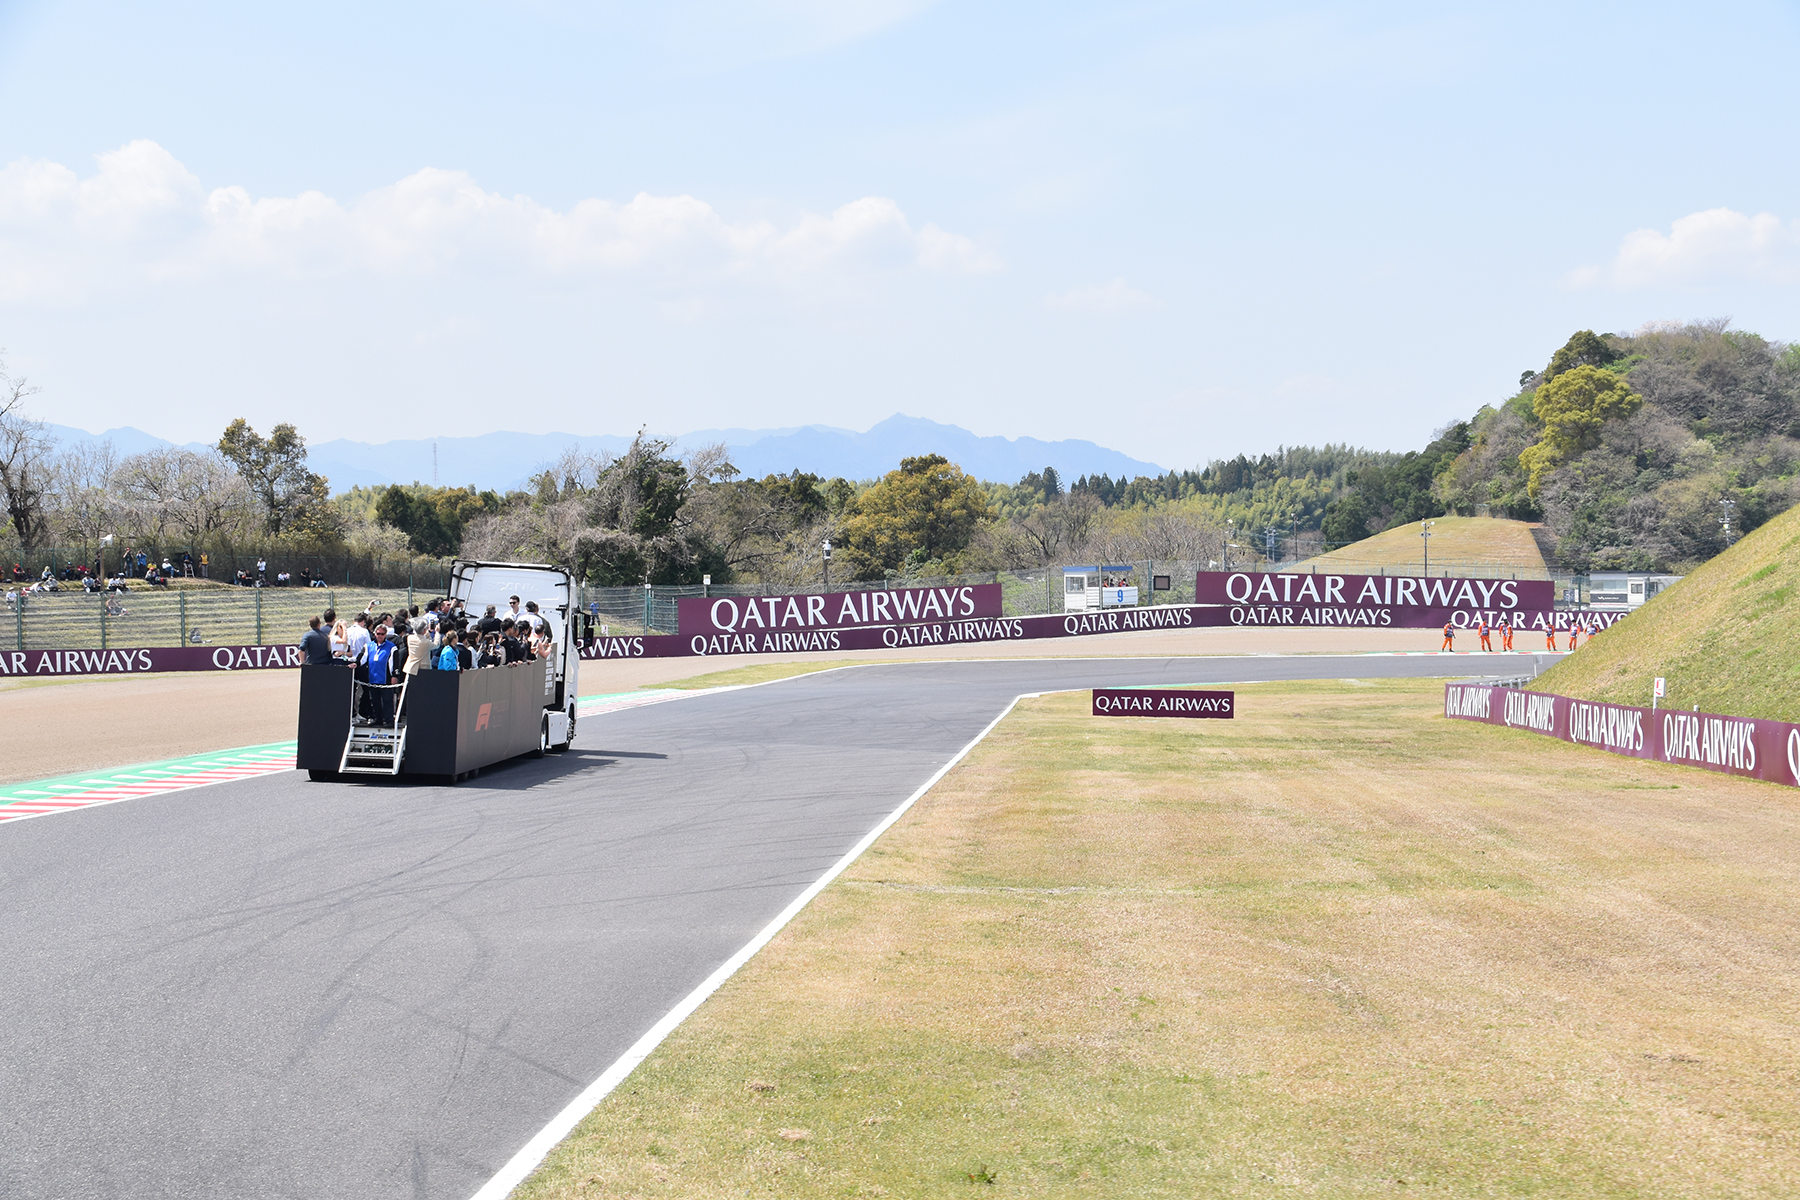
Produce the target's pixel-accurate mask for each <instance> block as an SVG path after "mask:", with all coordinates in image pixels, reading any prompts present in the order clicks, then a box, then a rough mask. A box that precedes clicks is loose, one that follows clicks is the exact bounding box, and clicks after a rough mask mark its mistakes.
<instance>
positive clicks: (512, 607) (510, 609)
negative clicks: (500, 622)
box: [500, 596, 525, 625]
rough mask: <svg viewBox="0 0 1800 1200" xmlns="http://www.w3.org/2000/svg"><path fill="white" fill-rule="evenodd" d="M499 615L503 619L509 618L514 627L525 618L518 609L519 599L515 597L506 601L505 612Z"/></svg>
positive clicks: (522, 612)
mask: <svg viewBox="0 0 1800 1200" xmlns="http://www.w3.org/2000/svg"><path fill="white" fill-rule="evenodd" d="M500 615H501V616H503V617H511V618H512V619H513V623H514V624H515V625H516V624H518V623H519V622H520V621H521V620H523V619H524V617H525V613H524V611H523V610H522V609H520V608H519V598H518V597H517V596H514V597H512V598H511V599H509V600H508V601H507V605H506V611H505V612H504V613H501V614H500Z"/></svg>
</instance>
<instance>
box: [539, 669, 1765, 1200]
mask: <svg viewBox="0 0 1800 1200" xmlns="http://www.w3.org/2000/svg"><path fill="white" fill-rule="evenodd" d="M1441 695H1442V692H1441V685H1439V684H1436V683H1430V682H1409V681H1395V682H1376V683H1359V682H1356V681H1343V682H1340V683H1332V684H1281V685H1255V686H1246V687H1242V688H1240V689H1239V718H1238V719H1237V720H1236V721H1234V722H1230V723H1226V722H1213V721H1152V720H1143V719H1102V720H1096V719H1094V718H1091V717H1089V716H1087V715H1086V709H1087V697H1086V694H1085V693H1080V694H1074V695H1054V696H1047V697H1044V698H1042V699H1037V700H1028V701H1025V702H1023V703H1022V704H1021V706H1020V707H1019V709H1018V710H1017V711H1016V712H1015V713H1014V715H1013V716H1012V717H1011V718H1009V719H1008V720H1007V721H1006V722H1003V723H1002V725H1001V726H1000V727H999V728H998V729H997V730H996V731H995V732H994V733H993V734H992V735H991V736H990V737H989V738H988V739H987V741H986V742H984V743H983V744H982V745H981V746H980V747H978V748H977V749H976V751H975V752H974V753H973V754H971V755H970V757H969V758H968V759H967V760H965V762H964V763H963V764H962V765H961V766H960V767H958V768H957V769H956V770H955V771H953V772H952V773H951V774H950V775H949V776H947V777H946V778H945V780H944V781H943V782H942V783H940V784H939V786H938V787H937V788H936V789H935V790H934V791H933V792H932V793H931V794H929V795H928V796H927V797H925V798H924V799H923V800H922V801H921V802H920V803H919V804H918V806H916V807H915V808H914V809H913V811H912V812H911V813H909V814H908V816H907V817H906V818H905V819H904V820H902V821H901V822H900V823H899V824H897V825H896V826H895V827H894V828H893V829H892V830H891V831H890V832H889V833H888V834H887V835H886V836H885V837H884V838H883V839H882V840H881V841H880V842H879V843H878V844H877V845H876V846H875V847H874V848H873V849H872V850H871V851H870V852H869V853H868V854H866V855H865V856H864V857H863V858H862V859H861V860H860V861H858V862H857V863H856V864H855V865H854V866H853V867H852V868H851V869H850V870H849V871H848V873H847V874H846V875H845V876H844V877H842V878H841V879H840V880H839V881H838V882H836V883H834V884H833V885H832V886H831V887H829V888H828V889H826V891H825V892H824V893H822V894H821V896H820V897H819V899H818V900H817V901H816V902H815V903H814V904H813V905H812V906H811V907H810V908H809V909H808V910H807V911H805V912H803V913H802V914H801V915H800V917H799V918H797V919H796V920H795V921H794V923H793V924H791V925H790V926H789V927H788V928H787V929H786V930H785V931H784V932H783V933H782V934H781V935H780V936H779V937H778V938H777V939H776V940H775V941H774V942H773V943H772V944H771V945H770V946H769V947H768V948H766V949H765V950H764V951H763V952H762V953H761V954H760V955H759V956H758V957H757V958H755V959H754V960H752V961H751V963H750V964H749V965H748V966H747V967H746V968H745V969H744V970H743V971H741V972H740V973H739V974H738V975H737V976H736V977H735V978H734V979H733V980H732V981H730V982H729V983H728V984H727V985H726V986H725V987H724V988H723V989H722V990H721V991H719V992H718V993H717V994H715V995H714V997H713V998H712V999H711V1000H710V1001H708V1002H707V1003H706V1004H705V1005H704V1006H703V1007H702V1008H701V1009H700V1011H699V1012H698V1013H697V1014H696V1015H695V1016H694V1017H693V1018H691V1019H690V1020H689V1021H688V1022H687V1023H686V1024H685V1025H684V1026H683V1027H682V1028H680V1029H678V1030H677V1031H676V1033H675V1034H674V1035H673V1036H672V1037H671V1038H670V1039H669V1041H667V1042H666V1043H665V1044H664V1045H663V1046H662V1047H661V1049H659V1050H658V1051H657V1052H656V1053H655V1054H654V1055H652V1057H651V1058H650V1059H649V1060H648V1061H647V1062H646V1063H645V1064H644V1066H643V1067H642V1068H640V1069H639V1070H638V1071H637V1072H636V1073H635V1074H634V1075H633V1076H632V1077H631V1078H630V1079H628V1080H627V1081H626V1083H625V1084H624V1085H623V1086H622V1087H621V1088H620V1089H619V1090H618V1091H617V1092H615V1093H614V1094H613V1096H612V1097H610V1098H609V1099H608V1100H607V1101H606V1102H604V1103H603V1104H602V1106H601V1107H600V1108H599V1109H598V1110H596V1112H595V1113H594V1114H593V1115H592V1116H590V1117H589V1119H588V1120H587V1121H586V1122H584V1123H583V1124H582V1125H581V1127H580V1128H579V1129H578V1130H577V1131H576V1133H575V1134H574V1135H572V1136H571V1138H570V1139H569V1140H568V1141H566V1142H565V1143H564V1144H563V1146H562V1147H560V1148H559V1149H558V1150H557V1151H556V1152H555V1153H554V1154H553V1155H552V1157H551V1158H550V1159H549V1160H548V1162H547V1163H546V1165H545V1166H544V1168H543V1169H541V1170H540V1172H539V1173H538V1174H537V1175H536V1176H534V1177H533V1179H532V1180H530V1181H528V1182H527V1184H526V1185H524V1186H523V1188H522V1189H521V1190H520V1191H519V1192H518V1193H516V1194H517V1195H520V1196H525V1197H530V1198H532V1200H550V1198H552V1197H554V1198H558V1200H569V1198H575V1197H595V1196H615V1197H616V1196H634V1197H636V1196H642V1197H682V1198H686V1200H702V1198H711V1197H721V1198H722V1197H727V1196H730V1197H739V1196H747V1195H756V1196H765V1195H766V1196H783V1197H843V1196H896V1197H898V1196H963V1195H970V1196H975V1195H992V1196H1034V1197H1063V1196H1068V1197H1076V1196H1080V1197H1088V1196H1092V1197H1116V1196H1169V1197H1207V1196H1295V1195H1317V1196H1333V1197H1338V1196H1377V1195H1379V1196H1392V1195H1407V1194H1419V1195H1428V1196H1469V1197H1474V1196H1556V1197H1702V1196H1707V1197H1714V1196H1770V1197H1775V1196H1792V1195H1794V1194H1796V1193H1800V1142H1797V1141H1796V1133H1797V1132H1800V1120H1797V1117H1800V1099H1797V1097H1796V1083H1797V1082H1800V1061H1797V1059H1796V1051H1795V1038H1796V1035H1797V1034H1800V1021H1797V1018H1800V988H1797V987H1796V984H1797V983H1800V972H1797V970H1796V968H1797V966H1800V961H1797V960H1800V886H1797V885H1800V820H1797V819H1796V818H1797V816H1800V797H1797V796H1796V794H1795V793H1794V792H1793V791H1791V790H1787V789H1782V788H1778V787H1774V786H1771V785H1768V784H1759V783H1752V782H1747V781H1743V780H1736V779H1730V778H1724V777H1718V776H1712V775H1708V774H1704V773H1701V772H1698V771H1692V770H1686V769H1682V768H1672V767H1666V766H1658V765H1657V764H1654V763H1647V762H1638V761H1634V760H1629V759H1623V758H1619V757H1615V756H1612V755H1608V754H1604V753H1599V752H1595V751H1591V750H1585V749H1579V748H1576V747H1572V746H1569V745H1566V744H1563V743H1558V742H1554V741H1551V740H1548V739H1544V738H1540V737H1536V736H1534V735H1530V734H1526V733H1520V732H1515V731H1509V730H1503V729H1496V728H1493V727H1489V726H1483V725H1476V724H1465V723H1461V722H1453V721H1448V720H1445V719H1444V718H1443V717H1442V716H1441Z"/></svg>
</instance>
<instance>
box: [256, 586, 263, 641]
mask: <svg viewBox="0 0 1800 1200" xmlns="http://www.w3.org/2000/svg"><path fill="white" fill-rule="evenodd" d="M256 644H257V645H259V646H260V645H262V644H263V641H262V589H261V588H257V589H256Z"/></svg>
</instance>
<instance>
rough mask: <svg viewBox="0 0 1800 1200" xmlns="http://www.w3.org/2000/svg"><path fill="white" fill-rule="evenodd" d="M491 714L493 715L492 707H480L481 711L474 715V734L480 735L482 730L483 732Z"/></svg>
mask: <svg viewBox="0 0 1800 1200" xmlns="http://www.w3.org/2000/svg"><path fill="white" fill-rule="evenodd" d="M493 713H494V706H493V705H491V704H484V705H482V706H481V710H480V711H479V712H477V713H476V714H475V732H476V733H480V732H481V731H482V730H484V729H486V728H487V727H488V718H489V717H490V716H492V715H493Z"/></svg>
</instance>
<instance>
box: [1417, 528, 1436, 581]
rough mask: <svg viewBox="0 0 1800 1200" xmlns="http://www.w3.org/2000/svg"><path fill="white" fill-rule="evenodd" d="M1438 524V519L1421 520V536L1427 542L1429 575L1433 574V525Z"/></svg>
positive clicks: (1426, 566) (1426, 551) (1426, 570)
mask: <svg viewBox="0 0 1800 1200" xmlns="http://www.w3.org/2000/svg"><path fill="white" fill-rule="evenodd" d="M1436 524H1437V522H1436V521H1420V522H1419V537H1420V538H1421V539H1423V541H1424V543H1425V574H1427V575H1429V574H1431V527H1432V526H1433V525H1436Z"/></svg>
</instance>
